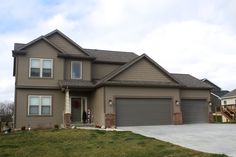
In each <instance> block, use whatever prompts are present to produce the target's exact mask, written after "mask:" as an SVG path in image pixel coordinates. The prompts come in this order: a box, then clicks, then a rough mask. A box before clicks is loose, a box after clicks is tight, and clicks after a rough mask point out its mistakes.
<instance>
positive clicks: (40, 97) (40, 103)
mask: <svg viewBox="0 0 236 157" xmlns="http://www.w3.org/2000/svg"><path fill="white" fill-rule="evenodd" d="M30 97H38V98H39V106H38V107H39V114H30ZM42 97H49V98H50V100H51V103H50V114H48V115H42V112H41V108H42V106H43V105H42ZM32 106H33V105H32ZM51 115H52V96H51V95H28V116H51Z"/></svg>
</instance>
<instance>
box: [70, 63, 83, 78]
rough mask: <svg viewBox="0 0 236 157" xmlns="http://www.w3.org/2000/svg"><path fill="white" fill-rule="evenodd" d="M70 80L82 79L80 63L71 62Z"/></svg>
mask: <svg viewBox="0 0 236 157" xmlns="http://www.w3.org/2000/svg"><path fill="white" fill-rule="evenodd" d="M71 78H72V79H81V78H82V63H81V62H80V61H72V62H71Z"/></svg>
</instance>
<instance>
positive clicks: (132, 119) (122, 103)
mask: <svg viewBox="0 0 236 157" xmlns="http://www.w3.org/2000/svg"><path fill="white" fill-rule="evenodd" d="M171 104H172V101H171V99H143V98H142V99H141V98H140V99H137V98H135V99H133V98H122V99H121V98H119V99H116V123H117V126H142V125H162V124H171Z"/></svg>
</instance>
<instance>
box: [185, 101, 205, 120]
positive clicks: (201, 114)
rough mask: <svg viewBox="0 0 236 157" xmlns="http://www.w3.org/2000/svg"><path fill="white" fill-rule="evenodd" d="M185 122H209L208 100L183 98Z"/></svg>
mask: <svg viewBox="0 0 236 157" xmlns="http://www.w3.org/2000/svg"><path fill="white" fill-rule="evenodd" d="M181 110H182V115H183V123H184V124H190V123H207V122H208V105H207V101H206V100H188V99H187V100H181Z"/></svg>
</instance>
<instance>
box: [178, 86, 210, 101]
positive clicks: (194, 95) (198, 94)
mask: <svg viewBox="0 0 236 157" xmlns="http://www.w3.org/2000/svg"><path fill="white" fill-rule="evenodd" d="M180 97H181V99H206V100H207V101H210V100H211V98H210V90H200V89H199V90H198V89H192V90H191V89H182V90H181V91H180Z"/></svg>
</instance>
